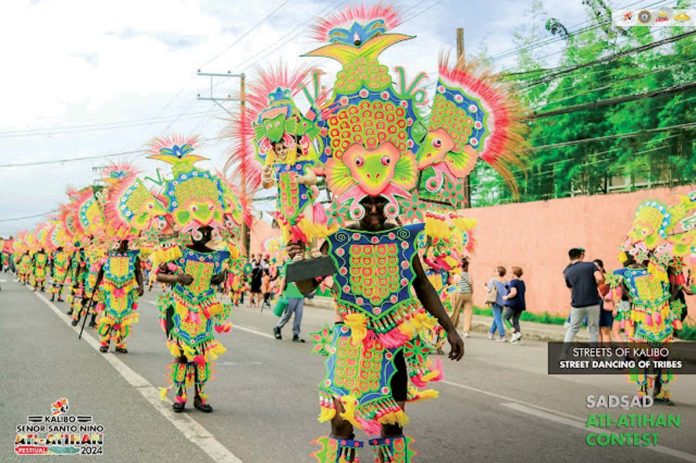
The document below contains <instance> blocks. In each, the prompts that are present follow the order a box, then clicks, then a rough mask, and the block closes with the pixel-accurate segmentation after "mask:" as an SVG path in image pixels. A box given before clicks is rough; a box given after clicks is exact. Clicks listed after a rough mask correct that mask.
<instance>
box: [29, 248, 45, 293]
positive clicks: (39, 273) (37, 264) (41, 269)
mask: <svg viewBox="0 0 696 463" xmlns="http://www.w3.org/2000/svg"><path fill="white" fill-rule="evenodd" d="M31 263H32V275H33V277H34V292H36V291H37V290H39V289H40V290H41V292H44V287H45V286H46V273H47V272H46V267H48V254H46V251H45V250H44V248H39V250H38V251H36V253H35V254H34V256H33V257H32V261H31Z"/></svg>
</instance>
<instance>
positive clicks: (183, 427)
mask: <svg viewBox="0 0 696 463" xmlns="http://www.w3.org/2000/svg"><path fill="white" fill-rule="evenodd" d="M35 294H36V297H38V298H39V299H40V300H41V301H43V303H44V304H46V305H47V306H48V307H49V308H50V309H51V310H53V312H55V314H56V315H58V317H59V318H60V319H61V320H63V322H65V324H66V325H68V326H69V327H70V328H72V329H73V330H74V331H75V332H76V333H79V332H80V329H79V328H80V327H79V326H72V325H71V324H70V321H71V319H70V318H69V317H68V316H67V315H65V314H64V313H63V312H62V311H61V310H60V309H59V308H58V307H56V305H55V304H53V303H52V302H51V301H49V300H48V299H46V298H45V297H44V296H43V295H42V294H39V293H35ZM147 302H150V301H147ZM82 339H84V340H85V341H86V342H87V344H89V345H90V346H91V347H92V348H93V349H94V350H95V351H97V352H99V342H98V341H97V340H96V339H94V338H93V337H92V335H90V334H89V333H87V332H84V333H82ZM100 355H102V357H103V358H104V360H106V361H107V362H109V363H110V364H111V366H113V367H114V368H115V369H116V371H118V373H119V374H120V375H121V376H122V377H123V378H124V379H125V380H126V381H128V383H129V384H130V385H131V386H133V387H134V388H135V390H136V391H138V392H140V394H141V395H142V396H143V397H145V400H147V401H148V402H150V405H152V406H153V407H155V410H157V411H159V412H160V413H161V414H162V415H163V416H164V417H165V418H166V419H167V420H168V421H169V422H170V423H172V424H173V425H174V427H176V428H177V429H178V430H179V431H181V433H182V434H183V435H184V437H186V439H188V440H189V441H191V442H192V443H194V444H196V445H197V446H198V447H200V449H201V450H203V451H204V452H205V453H206V454H207V455H208V456H209V457H210V458H211V459H212V460H213V461H214V462H223V463H242V460H240V459H239V458H238V457H237V456H235V455H234V454H233V453H232V452H231V451H230V450H229V449H228V448H227V447H225V446H224V445H222V444H221V443H220V442H219V441H218V440H217V439H215V437H214V436H213V435H212V434H211V433H210V431H208V430H207V429H205V428H204V427H203V426H201V425H200V424H199V423H198V422H197V421H196V420H194V419H193V418H191V417H190V416H189V415H187V414H185V413H181V414H178V413H174V411H173V410H172V408H171V403H172V402H171V401H170V400H166V401H165V402H163V401H161V400H160V394H159V389H158V388H156V387H155V386H153V385H152V384H151V383H150V382H149V381H148V380H147V379H145V378H143V377H142V376H140V375H139V374H138V373H136V372H135V371H133V370H132V369H131V368H130V367H129V366H128V365H126V364H125V363H123V362H122V361H121V360H120V359H118V357H116V356H115V355H114V354H112V353H107V354H103V353H101V352H100Z"/></svg>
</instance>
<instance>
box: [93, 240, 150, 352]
mask: <svg viewBox="0 0 696 463" xmlns="http://www.w3.org/2000/svg"><path fill="white" fill-rule="evenodd" d="M139 253H140V252H139V251H137V250H129V249H128V240H122V241H121V242H120V243H119V246H118V249H116V250H113V251H110V252H109V253H108V255H107V256H106V258H105V259H104V262H103V264H102V266H101V269H100V271H99V274H98V275H97V281H96V284H95V286H96V287H97V288H99V290H100V292H101V293H102V294H103V295H104V298H103V301H101V302H100V303H99V304H98V305H97V312H98V313H101V318H100V319H99V327H98V328H97V332H98V333H99V343H100V346H99V351H100V352H108V350H109V345H110V343H111V340H113V341H114V344H115V346H116V352H119V353H122V354H127V353H128V349H127V348H126V338H127V337H128V335H129V334H130V328H131V325H132V324H134V323H137V322H138V319H139V317H140V314H138V313H137V312H136V310H137V308H138V297H139V296H142V295H143V293H144V287H143V274H142V272H141V270H140V258H139V257H138V254H139Z"/></svg>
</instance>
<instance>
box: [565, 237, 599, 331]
mask: <svg viewBox="0 0 696 463" xmlns="http://www.w3.org/2000/svg"><path fill="white" fill-rule="evenodd" d="M568 257H569V258H570V264H568V266H567V267H566V268H565V269H564V270H563V276H564V278H565V282H566V286H567V287H568V288H570V294H571V297H570V324H569V326H568V330H567V331H566V334H565V339H564V340H563V342H573V339H575V335H576V334H578V331H580V325H581V324H582V320H583V318H584V317H585V316H587V330H588V331H589V332H590V342H595V343H596V342H597V341H598V340H599V311H600V308H599V303H600V297H599V289H598V288H597V285H599V284H602V283H604V276H603V275H602V272H601V271H600V270H599V268H597V266H596V265H595V264H594V263H593V262H583V259H584V258H585V250H584V249H583V248H572V249H570V250H569V251H568Z"/></svg>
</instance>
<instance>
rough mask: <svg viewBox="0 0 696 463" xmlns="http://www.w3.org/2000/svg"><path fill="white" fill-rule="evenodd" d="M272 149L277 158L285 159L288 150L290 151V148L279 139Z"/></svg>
mask: <svg viewBox="0 0 696 463" xmlns="http://www.w3.org/2000/svg"><path fill="white" fill-rule="evenodd" d="M273 151H274V152H275V154H276V156H277V157H278V159H279V160H281V161H285V159H286V158H287V157H288V151H290V149H289V148H288V147H287V146H285V143H283V142H282V141H281V142H278V143H276V144H275V146H274V147H273Z"/></svg>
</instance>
